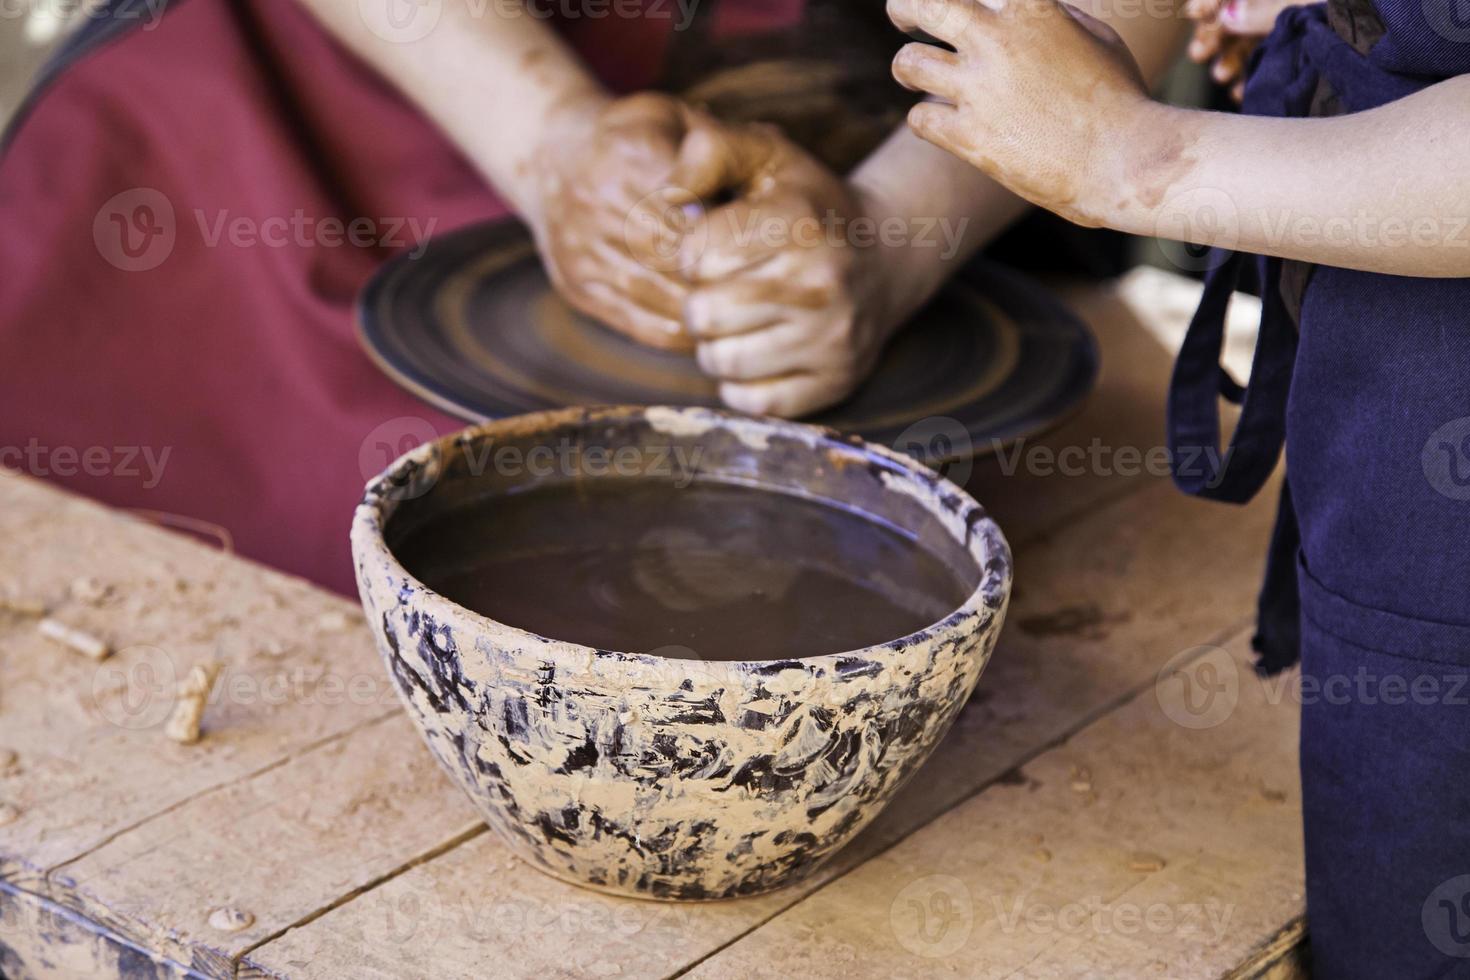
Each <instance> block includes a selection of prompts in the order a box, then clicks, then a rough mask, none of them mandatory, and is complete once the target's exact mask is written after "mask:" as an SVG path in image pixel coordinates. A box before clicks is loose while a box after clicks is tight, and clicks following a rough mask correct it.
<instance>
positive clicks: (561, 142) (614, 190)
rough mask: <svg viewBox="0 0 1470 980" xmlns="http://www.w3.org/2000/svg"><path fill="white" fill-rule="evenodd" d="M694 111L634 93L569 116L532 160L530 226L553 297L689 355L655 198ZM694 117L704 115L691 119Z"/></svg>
mask: <svg viewBox="0 0 1470 980" xmlns="http://www.w3.org/2000/svg"><path fill="white" fill-rule="evenodd" d="M699 115H700V114H699V113H697V112H696V111H695V110H693V109H691V108H690V107H689V106H687V105H685V104H684V103H682V102H680V101H679V100H678V99H675V98H672V97H670V96H667V95H662V94H657V93H639V94H637V95H632V96H627V97H624V98H621V99H616V100H609V101H605V102H601V103H599V104H598V105H596V106H594V107H592V108H591V109H588V110H584V111H581V112H569V113H568V114H567V116H566V118H564V119H562V120H558V122H557V124H556V125H553V126H551V127H549V128H548V135H547V137H546V139H545V141H544V142H543V144H542V146H541V149H540V151H539V152H538V154H537V161H538V166H539V167H540V170H541V174H540V176H541V179H540V182H539V184H540V192H541V208H540V210H539V214H538V215H537V218H536V220H535V221H534V222H533V226H534V228H535V232H536V239H537V245H538V248H539V250H540V253H541V258H542V261H543V262H544V263H545V265H546V269H547V272H548V274H549V275H550V276H551V280H552V282H553V283H554V284H555V286H556V288H557V291H558V292H559V293H560V294H561V295H562V296H563V297H564V298H565V299H566V300H567V301H568V302H569V303H571V304H572V305H573V306H575V307H576V308H577V309H579V310H581V311H582V312H584V313H586V314H588V315H590V316H593V317H595V318H597V319H598V320H601V321H602V322H603V323H605V324H607V325H608V326H610V327H612V328H613V329H615V330H618V331H620V332H622V333H625V334H628V335H629V336H631V337H633V338H635V339H636V340H639V341H641V342H643V343H645V344H650V345H652V346H655V347H663V348H669V349H676V350H688V349H690V348H691V347H692V346H693V343H692V341H691V340H690V338H689V335H688V332H687V331H686V330H685V329H684V327H683V313H684V300H685V298H686V296H687V295H688V284H687V283H686V282H685V281H684V278H683V276H682V274H681V272H680V270H679V268H678V262H677V232H678V229H677V228H670V227H668V220H667V219H668V213H667V208H666V206H665V204H664V196H665V192H666V191H667V188H668V186H669V179H670V174H671V172H672V170H673V167H674V163H675V160H676V158H677V155H678V151H679V146H680V144H681V143H682V141H683V140H684V137H685V135H686V134H687V132H688V130H689V126H690V123H691V120H692V119H694V118H696V117H699ZM700 118H703V117H700Z"/></svg>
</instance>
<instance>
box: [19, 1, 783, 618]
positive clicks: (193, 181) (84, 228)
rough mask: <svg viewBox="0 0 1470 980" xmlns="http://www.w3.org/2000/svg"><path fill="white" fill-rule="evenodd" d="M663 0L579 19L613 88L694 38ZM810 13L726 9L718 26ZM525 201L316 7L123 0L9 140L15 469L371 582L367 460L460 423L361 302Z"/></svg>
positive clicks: (65, 54) (52, 73) (328, 577)
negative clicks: (393, 258) (356, 516)
mask: <svg viewBox="0 0 1470 980" xmlns="http://www.w3.org/2000/svg"><path fill="white" fill-rule="evenodd" d="M644 6H645V7H646V8H647V10H648V15H647V16H640V17H635V18H616V17H601V18H595V19H594V18H591V17H583V18H581V19H577V20H567V21H563V22H562V23H560V24H559V27H560V29H561V30H562V31H563V33H564V34H565V36H567V37H568V39H569V40H570V41H571V43H572V44H573V45H574V46H575V47H576V48H577V49H578V50H579V51H580V53H581V54H582V56H583V57H584V58H585V59H586V60H587V61H588V63H589V64H590V65H591V66H592V67H593V69H594V70H595V71H597V72H598V74H600V75H601V76H602V78H603V79H604V80H605V81H606V82H607V83H608V84H609V86H610V87H611V88H613V89H614V90H615V91H631V90H636V89H639V88H644V87H648V86H650V85H651V84H652V83H654V81H655V80H656V79H657V78H658V76H659V74H660V71H661V64H662V62H663V60H664V59H665V56H666V54H667V50H668V49H669V48H670V47H671V44H670V39H671V38H673V37H675V35H676V32H675V30H674V27H675V25H676V24H678V23H679V19H680V16H681V15H680V8H679V7H678V5H676V4H674V3H672V2H664V3H660V4H658V6H657V7H655V5H654V0H647V2H646V3H645V5H644ZM686 6H687V5H686ZM700 6H703V5H700ZM490 9H493V8H490ZM589 9H591V8H589ZM655 10H662V11H667V13H668V16H655V15H654V12H655ZM801 10H802V4H801V2H800V0H765V2H760V0H745V2H728V3H725V4H722V5H720V7H719V8H718V9H715V11H714V12H713V13H712V14H710V15H708V22H706V23H703V24H702V25H701V30H703V31H705V32H707V33H709V34H711V35H718V36H721V37H731V38H735V39H737V40H738V39H739V38H740V37H742V36H746V35H750V34H754V33H757V32H760V31H764V30H769V29H771V28H773V27H778V28H779V27H782V26H787V25H789V24H790V23H791V22H792V20H793V18H799V17H800V12H801ZM493 97H494V95H493V93H488V94H487V98H493ZM505 212H506V208H505V205H504V204H503V203H502V202H501V201H500V200H499V199H497V197H496V196H495V195H494V193H493V192H492V191H491V190H490V189H489V188H488V187H487V186H486V185H485V183H484V182H483V181H482V180H481V179H480V177H479V176H478V175H477V174H476V172H475V171H474V170H473V169H472V168H471V166H470V165H469V163H468V162H467V161H466V160H465V159H464V158H463V157H462V156H461V155H460V154H459V153H458V152H457V151H456V150H455V149H454V148H453V147H452V146H451V145H450V144H449V143H448V142H447V141H446V140H445V138H444V137H443V136H442V135H441V134H440V133H439V132H438V131H437V130H435V129H434V128H433V126H432V125H430V123H429V122H428V121H427V120H426V119H425V118H424V117H423V116H421V115H420V114H419V113H418V112H417V111H416V110H415V109H414V108H413V107H412V106H411V105H409V104H408V103H407V102H406V101H405V100H404V99H403V98H401V97H400V96H399V95H398V94H397V93H396V92H395V91H393V90H392V89H391V88H390V87H389V86H388V85H387V84H386V83H385V82H384V81H382V80H381V79H380V78H378V77H377V76H376V75H375V74H374V73H373V72H372V71H371V70H369V69H368V68H367V67H365V66H364V65H362V64H361V63H360V62H359V61H357V60H356V59H355V58H354V57H353V56H352V55H351V54H349V53H348V52H347V51H346V50H345V49H343V48H342V47H341V46H340V45H338V44H337V43H336V42H335V41H334V40H333V39H332V38H331V37H330V36H328V35H327V34H326V33H325V32H324V31H323V30H322V29H321V28H320V27H319V26H318V25H317V23H316V22H315V21H314V20H313V19H312V18H311V17H310V15H309V14H308V13H307V12H306V11H305V9H303V8H302V7H301V6H299V4H298V3H297V2H296V0H238V2H219V0H182V2H175V3H172V4H170V5H169V6H168V7H167V9H166V11H165V12H164V13H163V15H162V16H161V17H159V18H157V19H153V18H151V17H150V16H149V15H148V12H147V8H146V7H144V6H143V5H142V4H140V3H136V2H129V0H114V2H113V3H112V4H110V5H109V6H108V7H105V8H104V9H103V11H101V12H100V13H99V14H98V15H97V16H95V17H90V18H89V19H88V22H87V24H86V25H85V27H83V28H82V29H81V32H80V33H79V34H78V35H77V36H76V37H75V38H73V39H72V41H71V42H70V43H69V44H68V45H67V46H66V47H65V48H63V50H62V51H61V52H60V54H59V56H58V58H57V60H56V61H55V63H54V64H53V66H52V67H51V68H49V69H48V70H47V71H46V72H45V73H44V75H43V78H42V81H41V84H40V85H39V88H38V90H37V92H36V93H35V94H34V95H33V97H32V98H31V100H30V101H29V102H28V103H27V104H26V105H25V106H24V107H23V108H22V110H21V112H20V113H19V114H18V115H17V117H16V119H15V120H14V122H13V124H12V126H11V127H10V130H9V132H8V133H7V135H6V142H5V145H4V150H3V156H0V214H3V215H4V216H5V221H4V222H3V223H0V365H3V368H0V371H3V374H0V377H3V385H0V465H5V466H7V467H10V468H12V469H18V470H21V471H23V472H27V473H31V474H33V475H35V476H38V477H41V478H44V479H49V480H54V481H56V482H58V483H60V484H62V485H63V486H66V487H69V488H71V489H73V490H77V491H80V492H82V493H84V494H87V495H89V496H92V497H95V498H98V499H100V500H103V501H105V502H107V503H109V504H112V505H114V506H118V507H123V508H129V509H134V510H139V511H146V512H149V513H150V514H159V515H162V517H163V519H164V520H165V521H167V522H169V523H184V522H186V521H192V522H204V523H205V524H206V525H207V526H209V527H213V528H216V529H217V531H218V534H219V536H220V537H222V538H228V539H230V540H232V541H233V543H234V545H235V547H237V548H238V550H239V552H240V553H242V554H244V555H247V556H249V557H251V558H255V559H259V560H261V561H264V562H266V563H268V564H271V565H274V566H277V567H279V568H283V569H286V570H287V571H291V572H294V573H296V574H299V575H303V576H305V577H307V578H309V579H312V580H313V581H316V582H318V583H321V584H324V585H327V586H329V587H332V588H335V589H338V590H340V591H343V592H350V591H351V590H352V588H353V580H352V566H351V562H350V560H349V557H348V551H347V521H348V517H349V515H350V513H351V511H352V507H353V505H354V504H355V503H356V501H357V499H358V497H359V496H360V494H361V490H362V485H363V482H364V480H365V478H366V477H367V476H368V475H370V474H372V473H375V472H377V471H378V470H380V469H382V468H383V467H384V466H385V465H386V464H387V463H388V462H389V460H390V459H392V458H393V457H394V456H396V455H397V454H398V453H399V452H401V451H402V450H403V449H405V448H407V446H409V445H411V444H413V443H416V442H419V441H422V440H423V439H425V438H428V437H430V436H432V435H434V434H436V433H444V432H449V431H453V430H454V429H455V428H458V427H459V425H460V424H461V423H459V422H458V421H456V420H455V419H452V418H450V417H448V416H446V415H443V414H441V413H439V412H437V411H435V410H433V409H431V408H429V407H427V406H426V405H424V404H423V403H422V402H420V401H419V400H418V399H416V398H415V397H414V396H412V395H410V394H408V393H406V392H403V391H401V390H399V389H398V388H397V387H395V386H394V384H393V383H392V382H391V381H389V380H388V379H387V378H386V377H385V376H384V375H383V374H382V373H380V372H379V371H378V370H377V368H375V367H374V366H373V364H372V362H371V361H370V360H369V359H368V357H367V356H366V355H365V354H364V353H363V351H362V350H361V349H360V348H359V346H358V343H357V340H356V337H355V335H354V327H353V322H352V304H353V299H354V296H355V295H356V293H357V291H358V289H359V288H360V287H361V286H362V284H363V282H364V281H365V280H366V278H367V277H368V276H369V275H370V274H371V273H372V271H373V270H374V269H375V268H376V267H377V266H378V265H379V264H380V263H381V262H382V261H383V260H384V259H386V258H387V257H389V256H390V255H393V254H395V253H397V252H400V251H402V250H404V249H413V248H414V247H415V246H417V245H418V244H420V243H421V241H422V240H423V239H424V238H425V237H426V236H427V235H429V234H434V233H440V232H445V231H448V230H450V229H452V228H455V227H457V226H460V225H463V224H465V223H467V222H473V221H479V220H482V219H487V218H492V217H495V216H497V215H502V214H504V213H505Z"/></svg>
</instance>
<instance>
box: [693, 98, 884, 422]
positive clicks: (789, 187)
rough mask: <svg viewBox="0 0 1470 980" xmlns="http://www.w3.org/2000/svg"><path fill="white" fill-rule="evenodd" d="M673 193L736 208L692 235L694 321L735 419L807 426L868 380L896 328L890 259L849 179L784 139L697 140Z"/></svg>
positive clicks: (743, 132) (707, 136) (722, 133)
mask: <svg viewBox="0 0 1470 980" xmlns="http://www.w3.org/2000/svg"><path fill="white" fill-rule="evenodd" d="M674 182H675V184H676V185H678V186H681V187H683V188H685V189H686V190H687V192H688V193H689V194H690V196H691V197H697V198H700V199H703V200H705V201H709V200H711V199H713V198H715V197H716V195H717V194H724V195H725V196H733V200H731V201H729V202H728V203H725V204H723V205H720V206H718V207H712V208H710V209H709V210H708V211H707V212H705V213H704V215H703V217H702V219H700V221H699V222H698V223H697V224H696V225H695V226H693V227H692V228H690V229H689V231H688V233H687V234H686V239H685V254H684V257H683V261H682V265H683V266H684V269H685V274H686V275H687V276H688V277H689V280H690V282H691V283H692V289H691V291H690V293H689V297H688V299H687V301H686V303H685V322H686V324H687V326H688V328H689V330H690V332H691V333H692V334H693V335H694V338H695V340H696V341H697V344H698V346H697V348H696V355H697V357H698V360H699V365H700V367H701V368H702V369H703V370H704V371H705V373H707V374H709V375H710V376H712V377H714V378H717V379H719V380H720V382H721V383H720V397H721V399H722V400H723V401H724V402H725V403H726V404H727V405H729V406H731V407H732V408H735V409H738V410H740V411H745V412H750V413H753V414H759V415H783V416H794V415H804V414H807V413H809V412H812V411H815V410H817V409H820V408H824V407H826V406H828V405H831V404H833V403H835V402H837V401H839V400H841V399H842V398H843V397H844V396H846V395H847V394H848V393H849V392H850V391H852V389H853V388H854V387H856V386H857V384H858V383H859V382H860V381H862V379H863V378H864V377H866V376H867V374H868V372H869V371H870V370H871V369H872V366H873V364H874V362H875V361H876V359H877V356H878V352H879V351H880V350H881V348H882V346H883V344H884V342H885V341H886V340H887V338H888V335H889V334H890V333H891V332H892V330H893V328H894V327H895V326H896V318H894V317H892V316H890V315H889V311H890V309H891V305H892V304H890V303H889V302H888V297H889V290H888V280H887V278H886V264H885V263H884V262H882V261H881V260H880V259H879V258H878V256H879V254H880V252H881V249H879V248H878V247H876V245H874V244H873V243H871V242H863V241H862V240H860V239H859V237H858V235H857V233H856V231H855V229H856V227H857V226H854V225H853V224H852V221H853V219H854V218H857V217H859V216H860V215H861V214H862V213H863V208H862V202H861V201H860V199H859V196H858V195H857V194H856V193H855V192H854V191H853V190H852V189H851V188H850V187H849V186H848V185H847V183H846V182H845V181H843V180H842V178H840V177H838V176H837V175H836V174H833V173H832V172H831V171H829V170H828V169H827V168H826V167H824V166H823V165H822V164H820V163H819V162H817V161H816V160H814V159H813V158H811V157H810V156H808V155H807V154H806V153H805V152H804V151H802V150H801V149H800V148H799V147H797V146H796V145H795V144H793V143H791V142H790V141H789V140H787V139H786V138H785V137H784V136H782V135H781V134H780V133H778V132H777V131H775V130H774V129H770V128H767V127H743V128H741V129H738V130H737V129H728V128H721V129H714V128H708V129H701V128H700V127H695V128H694V129H693V130H691V133H690V136H689V138H688V139H687V140H686V142H685V144H684V147H683V152H682V153H681V156H680V164H679V168H678V169H677V171H676V175H675V181H674Z"/></svg>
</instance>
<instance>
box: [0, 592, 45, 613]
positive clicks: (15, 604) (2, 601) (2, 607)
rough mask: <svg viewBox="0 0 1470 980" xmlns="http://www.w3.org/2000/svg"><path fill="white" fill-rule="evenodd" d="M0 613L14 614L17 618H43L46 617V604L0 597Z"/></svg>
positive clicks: (13, 597)
mask: <svg viewBox="0 0 1470 980" xmlns="http://www.w3.org/2000/svg"><path fill="white" fill-rule="evenodd" d="M0 611H3V612H8V613H14V614H15V615H17V616H44V615H46V603H44V602H42V601H41V600H39V599H25V598H21V597H18V596H10V597H5V596H0Z"/></svg>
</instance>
